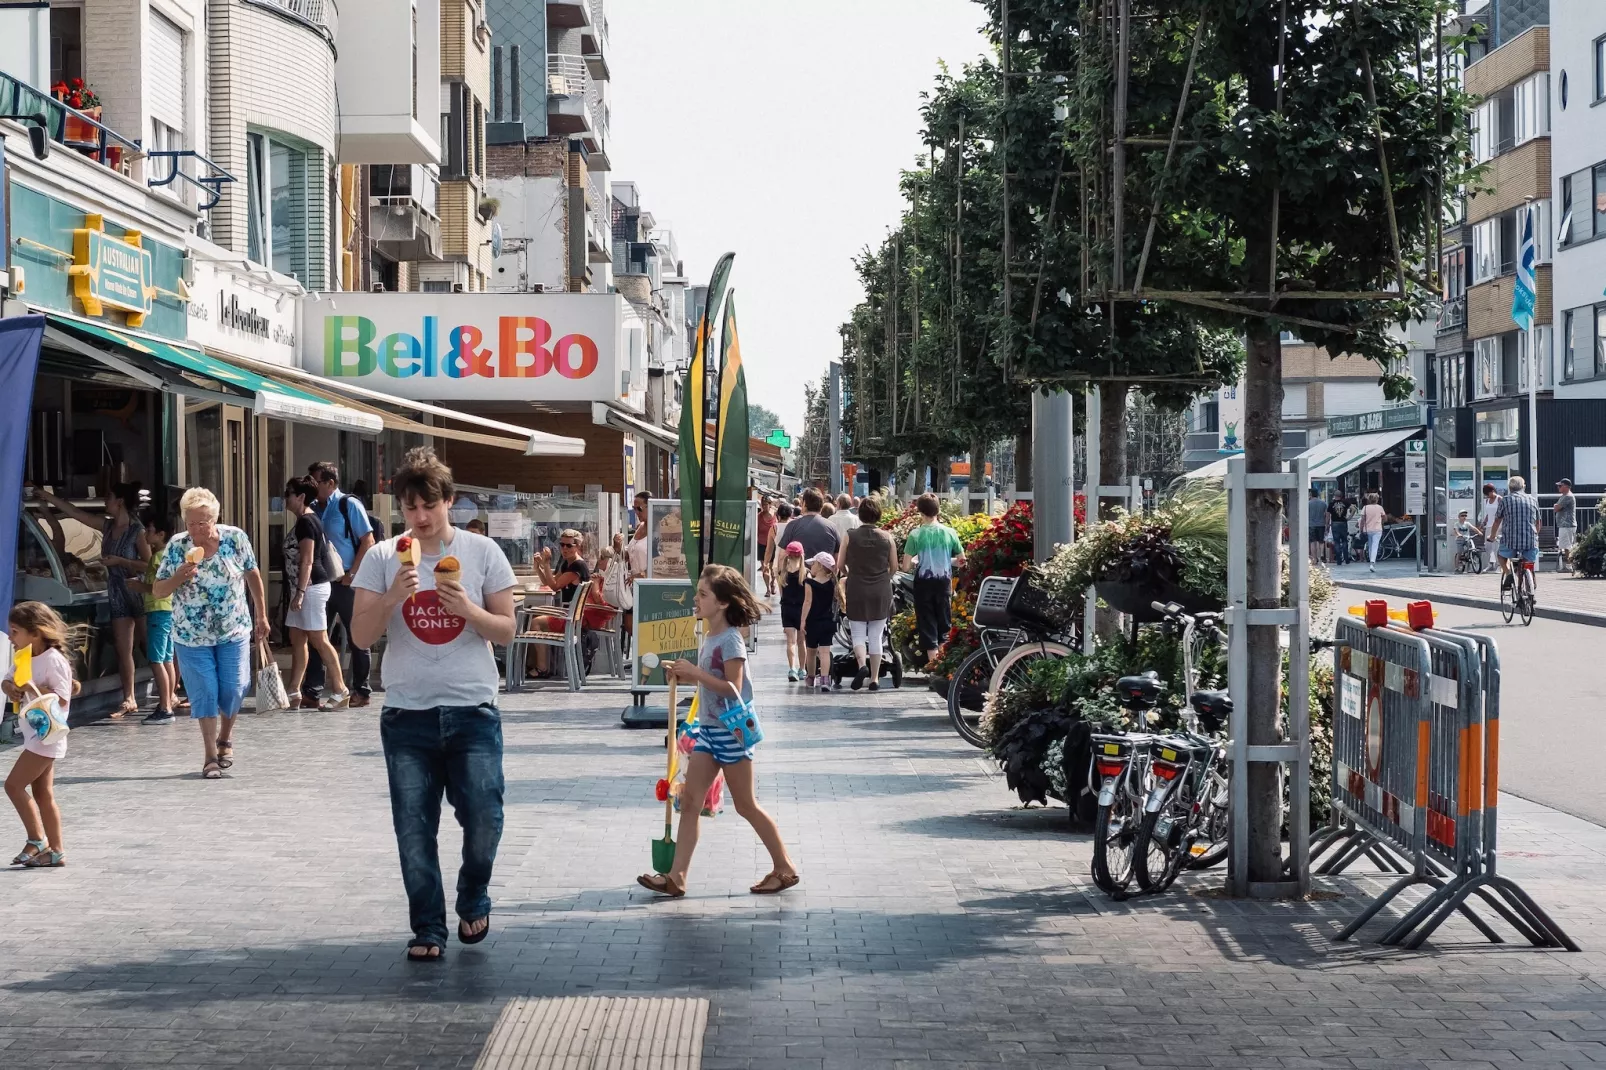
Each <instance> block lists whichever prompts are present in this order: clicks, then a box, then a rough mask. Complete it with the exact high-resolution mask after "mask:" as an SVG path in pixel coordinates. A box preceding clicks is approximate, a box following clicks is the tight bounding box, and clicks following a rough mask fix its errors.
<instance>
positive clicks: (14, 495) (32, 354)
mask: <svg viewBox="0 0 1606 1070" xmlns="http://www.w3.org/2000/svg"><path fill="white" fill-rule="evenodd" d="M44 336H45V318H44V317H43V316H12V317H8V318H6V319H0V383H10V384H11V385H10V386H9V387H7V388H6V390H5V395H4V398H3V399H0V561H15V560H16V559H17V526H18V524H19V523H20V522H21V520H22V477H23V467H24V465H25V464H26V463H27V459H28V429H29V428H30V427H31V426H32V420H31V419H30V415H29V414H30V411H31V410H32V408H33V381H34V374H35V373H36V372H37V371H38V370H39V343H40V341H41V340H42V339H43V338H44ZM63 493H65V492H63ZM15 582H16V576H15V573H14V570H13V569H11V568H4V569H0V607H3V608H4V610H5V612H6V613H7V614H10V612H11V599H12V597H13V596H14V594H15Z"/></svg>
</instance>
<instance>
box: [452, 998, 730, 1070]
mask: <svg viewBox="0 0 1606 1070" xmlns="http://www.w3.org/2000/svg"><path fill="white" fill-rule="evenodd" d="M707 1025H708V1001H707V1000H706V999H622V998H616V997H613V996H572V997H564V998H561V999H516V1000H514V1001H513V1002H511V1003H509V1004H508V1005H507V1006H506V1007H505V1008H503V1010H502V1015H501V1017H500V1018H498V1019H497V1022H496V1028H494V1029H492V1030H491V1035H490V1037H489V1039H487V1040H486V1042H485V1048H484V1049H483V1050H482V1051H481V1052H480V1057H479V1059H478V1060H477V1061H476V1062H475V1063H474V1068H475V1070H700V1068H701V1066H702V1063H703V1031H704V1029H705V1028H706V1027H707Z"/></svg>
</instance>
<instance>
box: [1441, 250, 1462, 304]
mask: <svg viewBox="0 0 1606 1070" xmlns="http://www.w3.org/2000/svg"><path fill="white" fill-rule="evenodd" d="M1442 281H1443V284H1444V299H1445V300H1446V301H1454V300H1455V299H1456V298H1458V297H1461V296H1463V295H1464V294H1465V293H1466V292H1467V250H1466V248H1465V247H1462V248H1459V249H1451V250H1450V251H1449V252H1447V253H1445V254H1444V260H1443V262H1442Z"/></svg>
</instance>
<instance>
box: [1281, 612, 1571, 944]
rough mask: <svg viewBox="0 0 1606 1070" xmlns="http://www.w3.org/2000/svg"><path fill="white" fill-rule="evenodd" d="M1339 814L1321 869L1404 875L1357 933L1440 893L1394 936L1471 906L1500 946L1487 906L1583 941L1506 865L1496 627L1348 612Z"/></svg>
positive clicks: (1419, 931) (1539, 940) (1407, 937)
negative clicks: (1482, 908) (1365, 861)
mask: <svg viewBox="0 0 1606 1070" xmlns="http://www.w3.org/2000/svg"><path fill="white" fill-rule="evenodd" d="M1333 687H1334V697H1335V700H1336V707H1337V708H1336V709H1335V711H1334V714H1333V777H1332V789H1333V809H1332V818H1331V820H1330V822H1329V824H1328V827H1327V828H1326V829H1323V830H1322V831H1321V832H1319V833H1318V834H1317V835H1316V836H1315V837H1314V838H1313V841H1312V844H1311V859H1312V864H1315V861H1316V859H1317V858H1318V857H1320V856H1322V855H1327V856H1328V857H1327V861H1326V862H1325V863H1324V864H1323V865H1322V866H1321V867H1320V868H1319V869H1318V870H1317V872H1318V873H1324V874H1325V873H1338V872H1341V871H1342V870H1343V869H1345V868H1346V867H1347V866H1349V865H1350V864H1351V863H1352V862H1354V861H1355V860H1356V859H1358V858H1360V857H1362V856H1365V857H1367V858H1369V859H1370V860H1371V861H1372V862H1373V863H1374V864H1376V865H1377V866H1378V867H1379V868H1381V869H1384V870H1389V871H1393V872H1395V873H1400V874H1402V876H1401V877H1400V878H1399V879H1398V880H1396V881H1395V882H1394V883H1393V884H1392V885H1390V886H1389V887H1388V889H1386V890H1385V891H1384V892H1383V893H1382V894H1381V895H1379V896H1378V897H1377V898H1376V899H1375V900H1374V901H1373V902H1372V903H1371V904H1370V905H1369V906H1368V907H1367V908H1366V910H1365V911H1363V912H1362V913H1361V915H1360V916H1359V917H1357V918H1356V919H1355V920H1354V921H1353V922H1351V923H1350V924H1349V925H1348V926H1347V927H1346V928H1345V929H1344V930H1343V931H1342V932H1341V933H1339V934H1338V937H1337V939H1339V940H1347V939H1349V938H1350V937H1351V936H1353V935H1355V934H1356V933H1357V932H1359V931H1360V930H1361V928H1362V927H1363V926H1365V925H1366V923H1367V922H1369V921H1371V920H1372V919H1373V918H1374V917H1376V916H1377V914H1378V913H1379V912H1380V911H1381V910H1382V909H1383V908H1384V907H1385V906H1387V905H1388V903H1389V902H1390V901H1392V900H1393V899H1394V898H1395V897H1396V896H1398V895H1399V894H1400V893H1401V892H1403V891H1404V890H1405V889H1407V888H1409V887H1412V886H1413V885H1417V884H1426V885H1428V886H1429V887H1430V888H1431V889H1432V891H1431V892H1430V893H1429V894H1428V895H1427V896H1426V897H1425V898H1423V899H1422V900H1421V901H1420V902H1419V903H1417V904H1416V905H1415V906H1414V907H1412V909H1411V910H1409V911H1408V912H1407V913H1406V914H1405V915H1404V916H1403V917H1402V918H1401V919H1400V920H1399V921H1398V922H1397V923H1396V924H1395V925H1394V926H1393V927H1392V928H1390V929H1389V930H1388V932H1387V933H1385V934H1384V936H1383V937H1382V940H1381V942H1382V943H1385V944H1403V945H1405V946H1406V947H1411V948H1415V947H1419V946H1421V944H1422V942H1423V941H1424V940H1426V939H1427V938H1428V937H1429V936H1430V935H1432V933H1433V932H1434V931H1435V930H1436V929H1438V927H1439V926H1440V925H1442V924H1443V923H1444V922H1445V920H1446V919H1447V918H1449V916H1450V915H1451V914H1452V913H1456V912H1459V913H1460V914H1462V915H1463V916H1464V917H1465V918H1466V919H1467V920H1468V921H1470V922H1471V923H1472V924H1473V925H1474V926H1475V927H1476V928H1477V929H1478V931H1479V932H1481V933H1482V934H1483V935H1484V936H1485V937H1486V938H1487V939H1489V940H1490V941H1492V942H1494V943H1503V942H1504V941H1503V940H1502V939H1501V937H1500V935H1499V934H1498V933H1497V932H1495V930H1494V929H1493V928H1491V927H1490V925H1489V924H1488V922H1487V921H1485V920H1484V918H1482V917H1481V916H1479V915H1478V914H1477V913H1476V912H1475V911H1474V910H1473V909H1472V905H1471V903H1470V902H1469V899H1471V898H1472V897H1474V896H1476V897H1477V899H1478V901H1479V902H1480V903H1482V904H1484V905H1486V906H1488V907H1489V908H1490V909H1491V910H1493V911H1494V912H1495V913H1496V914H1497V915H1499V916H1500V918H1501V919H1502V920H1504V921H1505V922H1506V923H1507V924H1508V925H1510V926H1511V927H1512V928H1513V929H1515V930H1516V931H1517V933H1518V934H1519V935H1521V936H1522V937H1523V938H1524V939H1526V940H1527V941H1528V942H1529V943H1531V944H1533V945H1534V946H1535V947H1561V948H1566V949H1567V950H1569V951H1577V950H1578V946H1577V945H1576V944H1574V943H1573V941H1572V940H1571V939H1570V938H1569V937H1568V936H1567V934H1566V933H1564V932H1563V931H1562V930H1561V928H1560V927H1559V926H1557V925H1556V923H1555V922H1554V921H1552V920H1551V919H1550V917H1549V915H1547V914H1546V913H1545V912H1544V911H1543V910H1541V909H1540V908H1539V906H1538V905H1537V904H1536V903H1534V901H1533V900H1532V899H1531V898H1530V897H1529V896H1528V894H1527V893H1526V892H1524V891H1523V890H1522V888H1521V887H1519V886H1518V885H1517V884H1516V883H1515V882H1514V881H1512V880H1511V879H1510V878H1508V877H1503V876H1500V875H1499V873H1498V872H1497V865H1496V833H1497V828H1498V816H1499V811H1498V800H1499V793H1500V779H1499V741H1500V656H1499V652H1498V650H1497V649H1496V647H1495V644H1494V641H1493V640H1492V639H1489V638H1488V637H1487V636H1483V635H1477V634H1474V633H1466V632H1456V631H1449V630H1445V629H1437V628H1428V629H1422V630H1411V629H1408V628H1403V627H1399V626H1396V625H1388V626H1385V627H1379V628H1368V627H1367V626H1366V625H1365V624H1364V623H1362V622H1361V621H1359V620H1357V619H1355V618H1354V617H1341V618H1339V621H1338V627H1337V633H1336V636H1335V649H1334V671H1333Z"/></svg>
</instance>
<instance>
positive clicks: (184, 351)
mask: <svg viewBox="0 0 1606 1070" xmlns="http://www.w3.org/2000/svg"><path fill="white" fill-rule="evenodd" d="M45 337H46V340H47V341H49V342H51V343H53V344H55V345H57V346H60V347H63V348H66V349H70V350H72V351H74V352H77V353H80V354H82V355H83V356H86V357H89V358H91V359H93V360H96V361H99V362H101V363H103V364H106V365H107V366H109V367H111V368H114V369H116V370H117V371H120V372H122V373H123V374H125V375H128V376H129V377H130V378H133V379H135V380H136V381H138V382H142V383H144V384H145V385H147V386H149V387H151V388H153V389H158V390H164V391H167V392H168V393H172V394H183V395H185V396H189V397H202V398H210V399H211V400H214V401H221V402H224V403H225V404H230V405H238V404H249V405H250V406H251V409H252V411H253V412H255V413H256V414H257V415H258V416H272V417H274V418H275V419H280V420H290V421H293V422H295V423H303V424H317V425H319V426H323V427H333V428H337V429H338V430H342V431H357V432H362V433H365V434H376V433H377V432H379V431H380V430H382V429H383V427H384V423H383V421H382V420H381V419H380V418H379V417H378V416H377V415H375V414H374V413H372V412H368V411H364V410H362V409H356V408H352V407H350V406H347V405H338V404H332V403H330V402H329V401H328V400H326V399H325V398H322V397H319V396H318V395H316V394H311V393H308V392H306V391H304V390H299V389H297V388H296V387H294V386H291V385H289V384H287V383H284V382H281V381H279V380H278V379H275V378H272V377H270V376H266V375H261V374H258V373H256V372H254V371H251V370H249V369H246V368H242V367H240V366H239V365H237V364H234V363H232V362H230V361H226V360H220V359H219V358H217V357H214V356H209V355H208V354H206V353H203V352H201V351H200V350H197V349H191V348H190V347H188V346H181V345H177V344H175V343H172V342H165V341H161V340H159V339H156V338H151V337H149V336H148V335H141V334H133V333H130V332H124V331H118V330H113V329H112V328H110V327H102V326H101V325H99V324H95V323H85V322H83V321H81V320H75V319H69V318H67V317H65V316H50V317H49V326H48V327H47V328H46V330H45ZM197 380H199V381H197ZM209 384H216V385H215V386H214V385H209Z"/></svg>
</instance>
